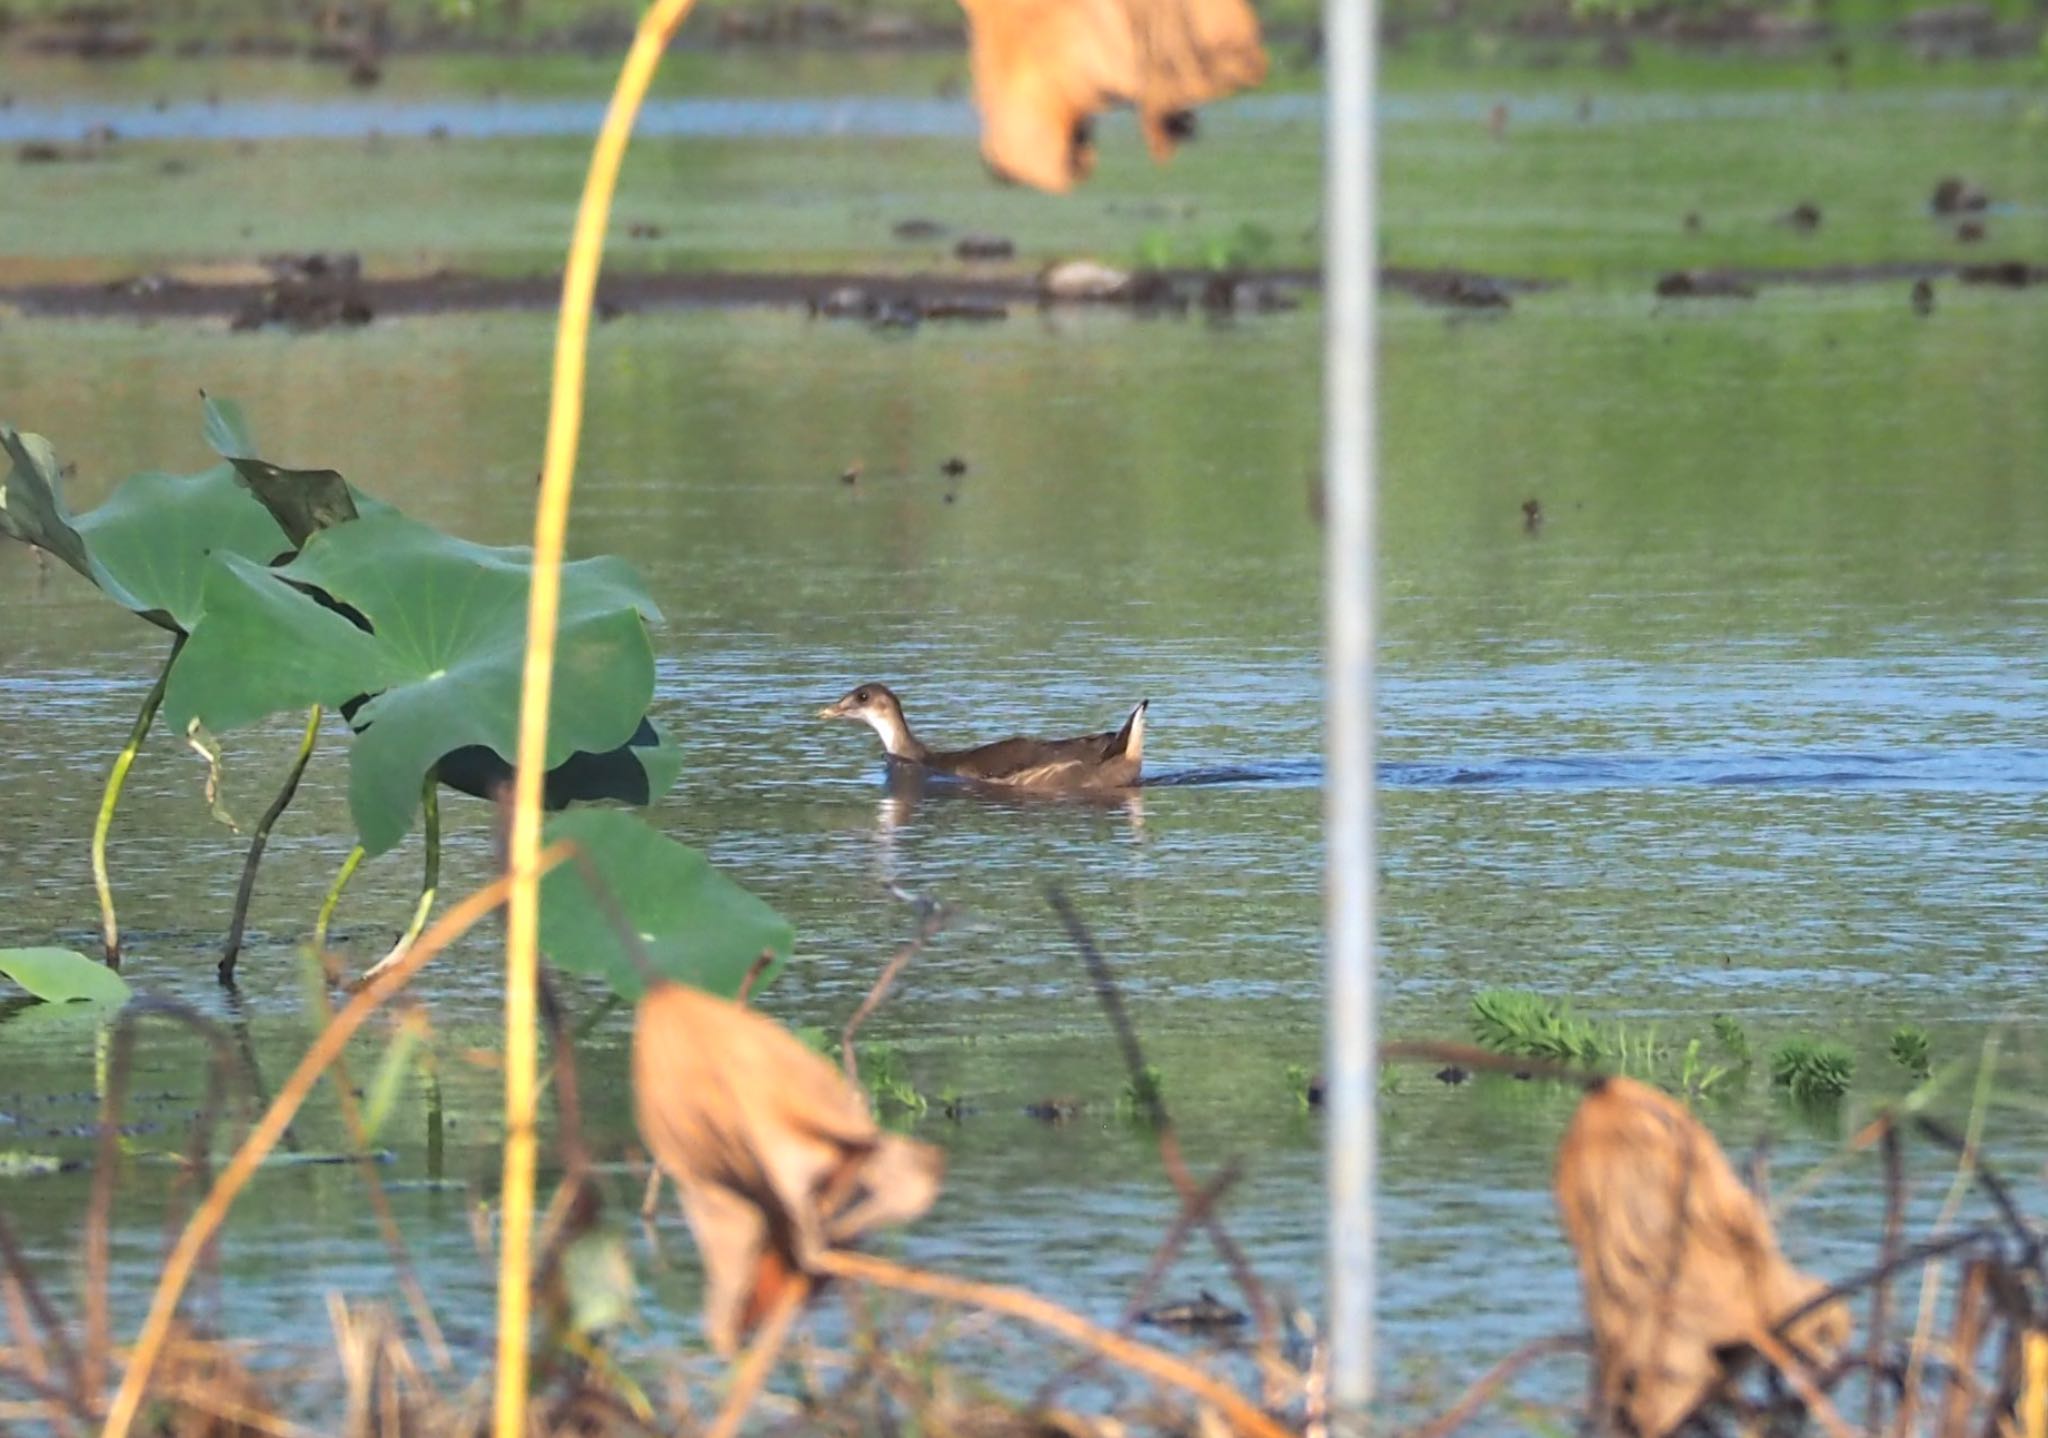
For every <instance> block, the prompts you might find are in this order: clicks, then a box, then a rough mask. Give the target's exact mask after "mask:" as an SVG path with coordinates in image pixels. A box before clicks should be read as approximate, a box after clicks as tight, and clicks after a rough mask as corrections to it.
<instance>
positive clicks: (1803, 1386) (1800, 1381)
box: [1750, 1328, 1856, 1438]
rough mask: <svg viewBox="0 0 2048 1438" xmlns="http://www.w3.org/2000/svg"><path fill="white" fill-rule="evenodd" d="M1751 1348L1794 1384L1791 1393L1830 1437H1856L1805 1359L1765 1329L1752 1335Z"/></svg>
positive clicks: (1788, 1381)
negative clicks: (1796, 1395) (1820, 1386)
mask: <svg viewBox="0 0 2048 1438" xmlns="http://www.w3.org/2000/svg"><path fill="white" fill-rule="evenodd" d="M1750 1346H1751V1347H1753V1348H1755V1349H1756V1351H1757V1352H1758V1353H1760V1354H1762V1355H1763V1357H1764V1361H1765V1362H1767V1363H1769V1364H1770V1365H1771V1366H1772V1367H1774V1368H1776V1369H1777V1370H1778V1372H1779V1373H1781V1374H1783V1375H1784V1378H1785V1381H1786V1382H1787V1383H1789V1384H1791V1385H1792V1391H1793V1392H1794V1393H1796V1394H1798V1395H1799V1401H1800V1402H1801V1403H1803V1404H1805V1405H1806V1414H1807V1416H1808V1417H1809V1418H1811V1419H1813V1421H1814V1422H1816V1423H1818V1424H1819V1425H1820V1426H1821V1429H1822V1431H1824V1432H1825V1433H1826V1434H1827V1435H1828V1438H1856V1434H1854V1433H1853V1432H1851V1431H1850V1428H1849V1425H1848V1424H1847V1423H1845V1422H1843V1421H1842V1415H1841V1414H1840V1413H1839V1412H1837V1411H1836V1409H1835V1405H1834V1404H1833V1403H1831V1402H1830V1401H1828V1396H1827V1394H1825V1393H1823V1392H1821V1391H1820V1389H1819V1388H1818V1387H1816V1386H1815V1384H1814V1381H1813V1375H1812V1374H1811V1373H1810V1372H1809V1371H1808V1370H1807V1365H1806V1361H1805V1360H1804V1359H1803V1358H1801V1357H1800V1356H1799V1355H1798V1354H1796V1353H1794V1352H1793V1351H1792V1350H1791V1349H1789V1348H1787V1347H1786V1346H1785V1345H1784V1344H1783V1343H1782V1342H1780V1341H1779V1340H1778V1339H1777V1338H1775V1337H1774V1336H1772V1335H1771V1334H1770V1333H1768V1332H1766V1331H1765V1330H1764V1329H1762V1328H1759V1329H1758V1330H1757V1331H1756V1333H1755V1334H1753V1335H1752V1336H1751V1338H1750Z"/></svg>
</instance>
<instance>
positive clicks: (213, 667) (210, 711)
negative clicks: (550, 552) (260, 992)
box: [164, 510, 660, 854]
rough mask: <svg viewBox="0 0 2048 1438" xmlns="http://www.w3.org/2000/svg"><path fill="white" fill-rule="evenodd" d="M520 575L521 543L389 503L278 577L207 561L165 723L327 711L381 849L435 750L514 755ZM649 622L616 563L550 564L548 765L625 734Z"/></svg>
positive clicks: (636, 729)
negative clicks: (554, 576) (555, 584)
mask: <svg viewBox="0 0 2048 1438" xmlns="http://www.w3.org/2000/svg"><path fill="white" fill-rule="evenodd" d="M531 570H532V556H531V554H530V552H529V551H527V550H525V549H494V548H489V547H486V546H484V545H478V544H470V543H468V542H466V541H463V540H459V539H454V538H451V537H450V536H448V535H445V534H442V533H441V532H440V531H439V530H436V529H434V528H432V527H430V526H428V525H424V524H419V523H417V522H415V521H413V520H410V519H407V518H405V517H404V516H403V515H401V514H398V513H397V512H396V511H389V510H387V511H385V512H382V513H372V514H366V515H364V516H363V517H362V518H360V519H357V520H355V521H354V522H352V523H348V524H343V525H339V526H337V527H335V528H333V529H325V530H321V531H319V532H318V533H316V534H314V535H313V536H312V538H311V539H309V540H308V541H307V542H306V546H305V548H304V549H303V550H302V551H300V553H299V555H298V557H297V558H295V559H294V560H292V562H291V563H290V564H287V565H285V566H283V567H282V568H279V569H270V568H266V567H264V566H263V565H261V564H255V563H251V562H250V561H248V560H247V559H245V558H243V557H240V556H238V555H234V554H223V555H219V556H217V557H216V558H215V559H214V561H213V562H212V563H211V564H210V565H209V567H208V569H207V573H206V582H205V587H204V597H203V602H204V611H205V612H204V618H203V619H202V620H201V622H200V623H199V624H198V626H197V627H196V628H195V629H194V630H193V631H192V637H191V639H190V640H189V641H188V642H187V643H186V645H185V649H184V652H183V654H181V655H180V656H179V659H178V662H177V664H176V665H175V666H174V667H173V668H172V670H171V680H170V686H169V688H168V690H167V692H166V694H165V700H164V708H165V715H166V718H167V719H168V720H169V722H170V723H171V724H172V725H173V726H174V727H176V728H179V729H182V728H183V727H184V726H185V725H186V724H187V723H188V722H189V721H191V720H192V719H195V718H196V719H198V720H199V721H200V722H201V723H202V724H204V725H205V726H206V727H207V728H209V729H211V730H213V731H214V732H215V733H222V732H225V731H226V730H229V729H234V728H238V727H240V726H242V725H245V724H249V723H253V722H254V721H256V720H258V719H261V718H263V717H264V716H266V715H269V714H275V713H279V712H282V711H287V710H291V711H296V710H301V709H304V708H305V707H306V706H308V705H311V704H327V705H331V706H335V707H339V708H342V710H343V712H344V713H345V714H347V715H348V717H349V721H350V723H351V724H353V725H354V726H355V727H356V729H357V731H358V733H357V737H356V740H355V743H354V744H353V745H352V746H351V748H350V754H349V808H350V812H351V813H352V815H353V816H354V819H355V824H356V833H357V836H358V838H359V839H360V841H361V842H362V845H363V847H364V848H365V849H366V850H368V851H369V852H370V853H371V854H379V853H382V852H384V851H385V850H387V849H389V848H391V847H392V846H393V845H395V844H396V843H398V841H399V840H400V839H402V838H404V837H405V834H406V831H407V830H408V829H409V828H410V827H411V826H412V820H413V815H414V813H415V811H416V810H417V808H418V805H419V792H420V788H421V784H422V782H423V780H424V779H425V777H426V775H427V773H428V772H429V771H430V770H432V769H434V768H435V766H436V765H437V764H438V763H439V762H440V761H441V760H442V758H443V757H444V756H450V755H451V754H452V753H453V752H454V751H458V750H462V749H464V748H465V747H467V746H473V745H480V746H483V747H484V748H486V749H489V750H491V751H493V752H494V753H495V754H497V755H509V754H511V753H512V752H513V751H514V749H515V748H516V746H517V733H518V722H519V684H520V674H521V668H522V663H523V656H524V651H525V644H526V601H527V587H528V583H529V580H530V578H531ZM659 617H660V616H659V613H658V611H657V610H656V609H655V607H654V604H653V602H652V601H651V600H649V599H648V597H647V594H646V591H645V590H644V589H643V588H642V587H641V585H640V582H639V580H638V579H637V578H636V577H635V576H634V574H633V571H632V569H631V568H630V566H628V565H627V564H626V563H625V562H624V561H622V560H617V559H586V560H579V561H577V562H575V563H573V564H568V565H564V566H563V569H562V612H561V626H560V638H559V640H558V648H557V656H556V663H555V683H554V699H553V707H552V710H551V718H550V720H549V732H548V755H547V760H548V767H549V768H550V769H554V768H556V767H558V766H560V765H562V764H564V763H565V762H566V761H567V760H569V759H570V758H571V756H572V755H575V754H577V753H579V752H583V753H589V754H594V755H603V754H605V753H606V752H607V751H610V750H614V749H618V748H620V747H622V746H627V745H629V744H630V743H631V741H633V740H634V738H635V737H636V736H637V735H639V734H640V732H641V729H642V725H643V721H644V716H645V714H646V710H647V704H648V700H649V699H650V698H651V697H652V696H653V692H654V652H653V647H652V645H651V644H650V643H649V641H648V637H647V624H648V622H649V621H650V620H654V619H658V618H659ZM358 620H360V623H358V622H357V621H358ZM366 695H367V696H369V697H368V698H367V699H365V698H364V696H366ZM651 747H659V745H658V741H657V744H656V745H655V746H651ZM645 772H647V773H649V774H650V776H651V774H652V773H653V770H652V769H647V770H646V771H645ZM657 792H658V791H657ZM649 797H652V795H651V794H650V795H649Z"/></svg>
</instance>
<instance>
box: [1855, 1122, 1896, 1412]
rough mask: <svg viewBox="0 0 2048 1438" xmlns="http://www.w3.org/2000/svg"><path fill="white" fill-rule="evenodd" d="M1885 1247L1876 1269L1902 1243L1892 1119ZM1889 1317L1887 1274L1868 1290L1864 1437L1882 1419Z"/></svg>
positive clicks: (1886, 1143) (1887, 1139)
mask: <svg viewBox="0 0 2048 1438" xmlns="http://www.w3.org/2000/svg"><path fill="white" fill-rule="evenodd" d="M1883 1151H1884V1246H1883V1247H1882V1248H1881V1249H1879V1251H1878V1266H1879V1267H1880V1268H1885V1267H1888V1266H1889V1265H1890V1264H1891V1263H1892V1262H1893V1260H1895V1259H1896V1258H1897V1257H1898V1256H1899V1246H1900V1245H1901V1244H1902V1243H1904V1242H1905V1227H1906V1173H1905V1163H1904V1160H1903V1158H1902V1157H1901V1155H1900V1152H1899V1129H1898V1125H1897V1124H1896V1123H1895V1122H1893V1121H1892V1118H1891V1115H1889V1114H1887V1115H1885V1120H1884V1139H1883ZM1891 1317H1892V1285H1891V1277H1890V1275H1889V1273H1887V1274H1886V1275H1885V1276H1884V1277H1882V1278H1879V1279H1878V1280H1877V1282H1876V1283H1875V1284H1873V1285H1872V1286H1871V1290H1870V1343H1869V1345H1868V1347H1867V1348H1866V1349H1865V1352H1866V1354H1867V1355H1868V1358H1867V1361H1868V1362H1869V1365H1870V1378H1869V1388H1870V1391H1869V1395H1868V1399H1867V1406H1866V1407H1865V1408H1864V1410H1863V1430H1864V1432H1866V1433H1876V1432H1878V1431H1879V1428H1878V1423H1879V1421H1880V1420H1881V1419H1882V1417H1883V1416H1884V1382H1883V1379H1882V1377H1881V1368H1880V1365H1882V1364H1883V1362H1884V1345H1885V1339H1886V1333H1885V1329H1886V1328H1887V1327H1888V1326H1889V1325H1890V1323H1891Z"/></svg>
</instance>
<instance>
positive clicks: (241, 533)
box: [0, 426, 289, 632]
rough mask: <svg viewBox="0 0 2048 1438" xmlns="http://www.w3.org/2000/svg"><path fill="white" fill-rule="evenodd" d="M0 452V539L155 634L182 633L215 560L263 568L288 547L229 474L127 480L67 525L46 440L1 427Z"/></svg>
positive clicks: (229, 470) (220, 470)
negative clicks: (6, 469)
mask: <svg viewBox="0 0 2048 1438" xmlns="http://www.w3.org/2000/svg"><path fill="white" fill-rule="evenodd" d="M0 448H4V449H5V450H6V451H7V456H8V458H9V460H10V461H12V470H11V472H10V474H9V476H8V479H7V483H6V485H5V487H4V489H0V531H4V532H5V533H6V534H8V535H9V536H11V537H13V538H15V539H19V540H21V541H23V542H24V543H27V544H33V545H35V546H36V547H37V548H39V549H47V550H48V551H50V553H52V554H54V555H56V556H57V558H59V559H61V560H63V561H64V562H65V563H66V564H68V565H70V566H71V567H72V568H73V569H76V570H77V571H78V572H79V573H80V574H83V575H84V576H85V577H86V578H88V579H90V580H91V581H92V582H93V583H94V584H96V585H98V586H99V587H100V589H101V590H102V591H104V592H105V594H106V595H107V597H108V598H110V599H112V600H113V601H114V602H115V603H116V604H119V605H120V606H122V607H123V608H124V609H131V610H133V611H134V612H135V613H137V614H139V615H141V616H142V617H143V618H144V619H147V620H148V621H149V622H150V623H152V624H155V625H158V626H160V627H162V628H165V629H171V630H183V631H188V632H189V631H190V629H191V627H192V625H193V623H194V622H196V621H197V619H198V618H199V591H200V587H201V584H202V582H203V581H204V579H205V575H206V565H207V561H208V559H209V558H210V557H211V556H212V555H213V554H214V553H215V552H216V551H220V552H225V553H229V554H240V555H246V556H248V557H249V558H252V559H263V560H267V559H270V558H272V557H273V556H275V555H276V554H278V553H279V552H280V551H283V550H285V549H287V548H288V547H289V546H288V544H287V542H286V538H285V534H284V531H283V530H282V529H280V528H279V527H278V525H277V522H276V521H275V520H273V519H272V518H271V517H270V515H269V513H268V512H266V511H265V509H264V508H263V506H262V505H261V504H258V503H256V502H255V501H254V499H253V497H252V496H251V495H250V494H249V492H248V491H247V490H246V489H244V488H243V487H242V485H241V483H240V482H239V481H238V480H237V479H236V476H235V470H234V467H233V466H232V465H227V464H220V465H215V466H214V467H213V468H212V469H208V470H203V471H201V472H200V473H198V474H193V475H174V474H163V473H159V472H157V471H153V470H152V471H149V472H146V473H143V474H137V475H133V476H131V477H129V478H128V479H125V480H123V481H122V482H121V486H120V487H119V488H118V489H116V490H115V491H114V492H113V494H112V495H111V496H109V497H108V499H107V501H106V502H105V503H104V504H102V505H100V506H99V507H98V508H97V509H92V510H88V511H87V512H86V513H84V514H78V515H74V514H72V513H70V512H69V511H68V510H67V509H66V508H65V505H64V498H63V491H62V489H61V488H60V487H59V483H58V466H57V458H56V454H55V452H54V451H53V450H52V449H51V448H50V445H49V443H48V442H47V441H46V440H44V439H43V438H42V437H41V436H39V435H32V434H22V433H20V432H19V431H17V430H14V429H11V428H8V427H5V426H0Z"/></svg>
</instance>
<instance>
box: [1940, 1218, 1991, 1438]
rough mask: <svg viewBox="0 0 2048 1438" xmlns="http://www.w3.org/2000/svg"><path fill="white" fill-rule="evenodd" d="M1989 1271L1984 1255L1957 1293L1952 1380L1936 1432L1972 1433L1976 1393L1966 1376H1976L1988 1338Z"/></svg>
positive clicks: (1967, 1271) (1951, 1340) (1966, 1272)
mask: <svg viewBox="0 0 2048 1438" xmlns="http://www.w3.org/2000/svg"><path fill="white" fill-rule="evenodd" d="M1989 1273H1990V1265H1988V1264H1987V1263H1986V1262H1985V1261H1984V1260H1983V1259H1981V1258H1980V1259H1977V1260H1975V1261H1974V1262H1972V1263H1971V1264H1970V1265H1969V1266H1968V1267H1967V1268H1965V1269H1964V1270H1963V1281H1962V1284H1961V1287H1960V1288H1959V1289H1958V1291H1957V1293H1956V1310H1955V1319H1954V1321H1953V1322H1952V1323H1951V1324H1950V1325H1949V1341H1948V1350H1949V1361H1950V1364H1951V1365H1952V1367H1951V1379H1950V1381H1949V1383H1948V1384H1947V1385H1946V1387H1947V1391H1946V1392H1945V1393H1944V1394H1943V1395H1942V1400H1941V1419H1940V1421H1939V1422H1938V1423H1937V1424H1936V1425H1935V1429H1934V1431H1935V1432H1936V1433H1940V1434H1945V1435H1946V1434H1953V1435H1956V1438H1961V1435H1963V1434H1965V1433H1966V1432H1968V1428H1969V1421H1970V1409H1971V1407H1972V1406H1973V1400H1974V1398H1975V1394H1973V1393H1972V1392H1971V1385H1970V1384H1969V1383H1968V1382H1966V1381H1963V1380H1964V1376H1965V1375H1974V1372H1975V1369H1976V1366H1977V1365H1976V1359H1977V1349H1978V1347H1979V1346H1980V1345H1981V1344H1982V1343H1983V1341H1984V1298H1985V1285H1986V1280H1987V1279H1988V1277H1989Z"/></svg>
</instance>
